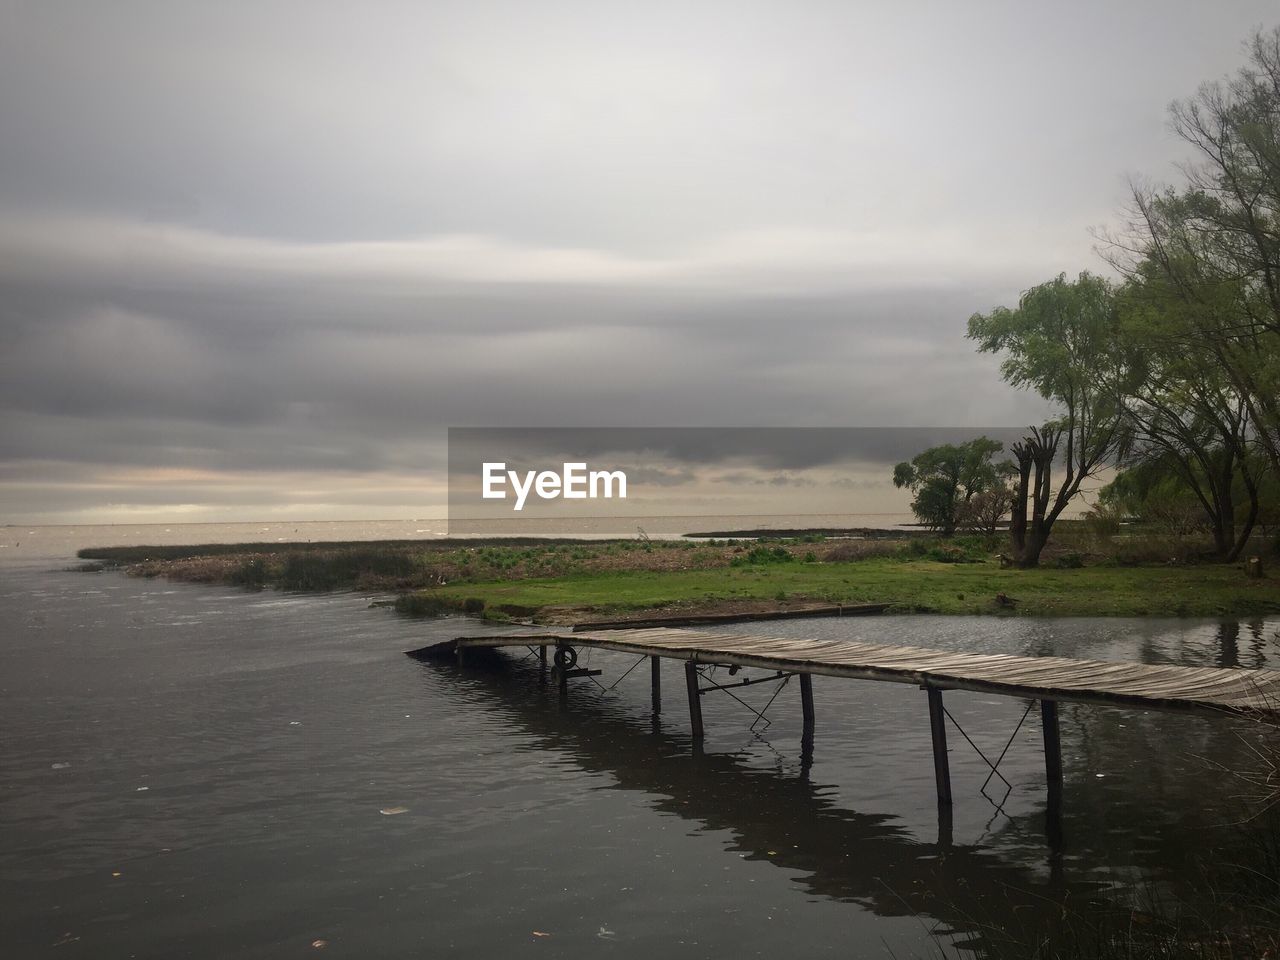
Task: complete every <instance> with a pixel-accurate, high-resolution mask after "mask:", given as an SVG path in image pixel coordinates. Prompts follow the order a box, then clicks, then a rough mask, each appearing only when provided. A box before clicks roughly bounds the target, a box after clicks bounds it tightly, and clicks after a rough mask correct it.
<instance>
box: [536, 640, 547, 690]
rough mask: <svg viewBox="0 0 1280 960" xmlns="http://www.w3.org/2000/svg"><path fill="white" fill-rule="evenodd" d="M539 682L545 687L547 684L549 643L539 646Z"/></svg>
mask: <svg viewBox="0 0 1280 960" xmlns="http://www.w3.org/2000/svg"><path fill="white" fill-rule="evenodd" d="M538 683H540V684H542V685H543V686H544V687H545V686H546V685H547V645H546V644H545V643H544V644H540V645H539V647H538Z"/></svg>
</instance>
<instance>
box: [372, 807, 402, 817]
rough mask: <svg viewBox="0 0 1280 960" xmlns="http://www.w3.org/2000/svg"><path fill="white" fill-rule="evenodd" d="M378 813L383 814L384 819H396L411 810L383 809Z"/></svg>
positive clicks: (398, 808)
mask: <svg viewBox="0 0 1280 960" xmlns="http://www.w3.org/2000/svg"><path fill="white" fill-rule="evenodd" d="M378 812H379V813H380V814H382V815H383V816H384V817H394V816H397V815H398V814H401V813H408V812H409V808H408V807H383V808H382V809H381V810H379V811H378Z"/></svg>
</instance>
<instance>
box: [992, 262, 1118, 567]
mask: <svg viewBox="0 0 1280 960" xmlns="http://www.w3.org/2000/svg"><path fill="white" fill-rule="evenodd" d="M968 335H969V339H971V340H974V341H976V342H977V344H978V349H979V350H980V351H982V352H984V353H994V354H998V355H1000V356H1001V357H1002V361H1001V365H1000V371H1001V374H1002V375H1003V376H1004V379H1005V380H1006V381H1007V382H1009V383H1010V384H1012V385H1013V386H1015V387H1022V388H1025V389H1029V390H1034V391H1035V392H1036V393H1038V394H1039V395H1040V396H1041V397H1043V398H1044V399H1046V400H1049V401H1051V402H1052V403H1053V404H1054V405H1055V406H1056V407H1057V408H1058V410H1059V411H1060V412H1059V416H1058V417H1056V418H1055V419H1053V420H1052V421H1050V422H1049V423H1046V424H1044V425H1043V426H1040V427H1032V428H1030V429H1029V431H1028V433H1027V436H1026V437H1025V438H1024V439H1023V440H1022V441H1021V442H1020V443H1017V444H1014V445H1013V447H1012V448H1011V449H1012V452H1013V454H1014V457H1015V458H1016V461H1017V464H1016V467H1017V470H1016V474H1015V486H1014V491H1013V505H1012V514H1011V519H1010V525H1009V527H1010V537H1011V548H1012V553H1013V559H1014V562H1015V563H1017V564H1018V565H1019V566H1024V567H1034V566H1036V565H1038V564H1039V562H1040V554H1041V552H1042V551H1043V550H1044V546H1045V544H1046V543H1047V542H1048V540H1049V535H1050V532H1051V531H1052V529H1053V525H1054V523H1055V522H1056V521H1057V520H1058V518H1059V517H1060V516H1061V515H1062V512H1063V511H1064V510H1066V508H1067V506H1068V504H1070V503H1071V501H1072V500H1073V499H1074V498H1075V497H1076V495H1077V494H1078V493H1079V492H1080V485H1081V484H1082V483H1083V482H1084V481H1085V480H1087V479H1088V478H1090V477H1094V476H1097V475H1098V473H1099V472H1100V471H1101V470H1102V468H1103V467H1105V466H1106V465H1107V463H1108V461H1109V459H1110V458H1111V457H1112V455H1113V454H1114V453H1115V451H1116V450H1117V448H1118V446H1119V444H1120V440H1121V437H1122V436H1123V434H1122V427H1123V418H1122V417H1121V416H1120V414H1121V404H1120V399H1119V398H1120V397H1121V396H1123V390H1124V384H1123V381H1124V379H1125V376H1126V372H1125V365H1126V364H1125V361H1126V356H1127V351H1126V349H1125V345H1124V344H1123V343H1122V342H1121V340H1120V336H1119V331H1118V327H1117V319H1116V291H1115V289H1114V288H1113V287H1112V285H1111V284H1110V283H1109V282H1108V281H1106V280H1105V279H1103V278H1102V277H1097V276H1094V275H1092V274H1090V273H1088V272H1085V273H1081V274H1080V275H1079V277H1077V278H1076V279H1075V280H1068V279H1067V277H1066V274H1060V275H1059V276H1057V277H1055V278H1054V279H1053V280H1050V281H1049V282H1048V283H1042V284H1040V285H1039V286H1037V287H1032V288H1031V289H1030V290H1028V291H1027V292H1026V293H1024V294H1023V295H1022V297H1021V298H1020V299H1019V301H1018V306H1017V307H1015V308H1012V309H1010V308H1008V307H997V308H996V309H994V310H992V311H991V312H990V313H987V314H981V313H976V314H974V315H973V316H972V317H970V318H969V334H968ZM1055 471H1056V472H1057V475H1056V476H1055Z"/></svg>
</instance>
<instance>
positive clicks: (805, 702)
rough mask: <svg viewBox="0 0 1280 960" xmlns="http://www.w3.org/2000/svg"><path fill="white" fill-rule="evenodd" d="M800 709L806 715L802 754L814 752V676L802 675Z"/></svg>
mask: <svg viewBox="0 0 1280 960" xmlns="http://www.w3.org/2000/svg"><path fill="white" fill-rule="evenodd" d="M800 709H801V711H802V712H803V714H804V732H803V733H802V734H801V735H800V750H801V752H802V753H812V752H813V675H812V674H809V673H802V674H800Z"/></svg>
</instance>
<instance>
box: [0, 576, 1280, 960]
mask: <svg viewBox="0 0 1280 960" xmlns="http://www.w3.org/2000/svg"><path fill="white" fill-rule="evenodd" d="M59 566H60V561H50V560H42V561H36V560H29V561H27V562H23V563H10V564H8V565H7V566H5V567H3V568H0V623H3V624H4V625H5V629H4V633H3V637H2V638H0V784H2V785H3V786H2V790H0V834H2V835H0V897H2V898H3V899H2V901H0V902H3V903H4V905H5V908H4V910H3V911H0V944H3V945H4V950H3V951H0V952H3V954H4V955H5V956H6V957H7V956H14V957H65V956H74V955H83V956H95V957H131V956H133V957H197V958H203V957H210V958H213V957H288V956H315V955H316V954H317V951H318V950H321V949H322V950H323V951H324V952H325V955H331V954H332V955H345V956H359V957H396V958H398V957H406V958H407V957H415V958H417V957H433V956H459V957H478V958H479V957H485V958H487V957H503V956H509V955H514V954H517V953H518V952H520V951H524V950H538V951H540V952H541V953H542V954H545V955H547V956H556V957H587V956H590V957H597V956H606V957H637V958H639V957H645V958H651V957H653V956H654V955H662V956H664V957H671V958H683V957H691V958H692V957H709V956H710V957H721V956H744V957H757V956H758V957H772V958H776V957H778V956H793V955H797V954H803V955H805V956H841V957H851V956H852V957H863V956H866V957H883V956H898V957H909V956H933V955H936V952H935V944H937V943H938V942H943V943H953V942H963V941H964V940H965V939H967V938H969V937H971V936H973V935H974V932H975V928H977V927H978V926H980V925H982V924H987V923H989V924H995V925H999V926H1004V927H1008V926H1011V925H1016V924H1018V923H1024V922H1026V923H1029V922H1031V921H1032V920H1033V919H1034V918H1035V917H1036V916H1037V915H1038V914H1040V913H1042V912H1044V911H1045V910H1046V909H1048V906H1047V905H1051V904H1052V903H1055V902H1058V901H1061V900H1062V899H1064V898H1065V899H1066V900H1068V901H1069V902H1071V903H1073V904H1076V903H1083V902H1085V900H1086V899H1088V898H1090V897H1093V898H1098V899H1101V900H1103V901H1105V900H1107V899H1108V898H1113V897H1115V896H1117V894H1116V893H1115V891H1114V890H1113V884H1114V883H1115V882H1116V881H1117V880H1126V881H1139V882H1142V883H1144V884H1148V885H1151V886H1153V887H1155V888H1158V889H1162V890H1168V891H1170V892H1172V893H1175V894H1178V895H1181V896H1185V897H1189V898H1192V899H1194V898H1195V897H1196V896H1197V894H1198V892H1199V891H1201V890H1202V889H1203V888H1202V884H1203V883H1204V882H1205V877H1204V874H1203V873H1202V868H1203V865H1204V864H1208V867H1207V869H1209V870H1212V869H1213V864H1215V863H1216V862H1219V861H1222V862H1226V861H1228V860H1230V859H1231V858H1232V857H1233V856H1234V855H1235V847H1236V845H1237V844H1239V843H1240V842H1241V841H1240V834H1239V831H1238V829H1237V828H1236V827H1234V826H1232V825H1231V823H1232V821H1234V820H1236V819H1238V817H1239V815H1240V813H1241V811H1242V807H1241V804H1240V802H1239V801H1238V800H1237V799H1236V795H1237V794H1239V793H1240V792H1241V790H1240V789H1239V788H1238V786H1237V785H1236V784H1235V783H1234V782H1233V781H1232V780H1231V779H1230V778H1229V777H1225V776H1224V775H1223V774H1222V773H1221V772H1220V771H1219V770H1217V769H1215V768H1214V767H1213V766H1212V765H1211V763H1210V760H1209V759H1206V758H1211V759H1212V761H1215V762H1220V763H1224V764H1227V765H1232V764H1234V763H1239V762H1244V761H1245V760H1246V759H1247V758H1248V746H1249V744H1250V743H1256V742H1257V739H1258V735H1259V734H1258V731H1257V729H1256V728H1254V727H1253V726H1251V725H1249V724H1247V723H1241V722H1236V721H1226V720H1218V719H1207V718H1201V717H1194V716H1182V715H1178V714H1167V713H1149V712H1142V711H1132V710H1119V709H1109V708H1101V707H1085V706H1078V705H1077V706H1066V707H1064V708H1063V711H1062V741H1063V753H1064V764H1065V771H1066V814H1065V822H1064V830H1065V835H1066V846H1065V852H1064V856H1063V857H1062V859H1061V860H1054V859H1053V858H1051V857H1050V856H1049V850H1048V848H1047V846H1046V843H1045V840H1044V831H1043V826H1044V824H1043V817H1042V813H1043V800H1044V798H1043V767H1042V754H1041V751H1040V744H1039V729H1038V724H1037V723H1036V722H1035V719H1036V718H1035V714H1034V713H1033V714H1032V715H1031V716H1030V717H1029V718H1028V719H1027V723H1026V724H1025V725H1024V726H1023V727H1022V729H1021V730H1020V731H1019V732H1018V733H1017V735H1016V736H1015V737H1014V740H1013V744H1012V746H1011V747H1010V750H1009V753H1008V756H1007V757H1006V758H1005V761H1004V763H1003V764H1002V766H1001V772H1002V773H1003V774H1004V775H1005V776H1006V777H1007V778H1008V779H1009V781H1010V782H1011V783H1012V785H1013V789H1012V792H1011V793H1010V794H1009V796H1008V798H1007V801H1006V802H1005V804H1004V806H1003V808H1000V809H997V807H996V806H994V805H993V804H992V803H991V802H989V801H988V800H987V799H985V798H984V797H983V796H982V795H981V793H979V791H978V788H979V786H980V784H981V782H982V779H983V777H984V776H985V768H984V767H983V765H982V763H981V761H980V760H979V759H978V758H977V756H976V755H975V754H973V753H972V751H971V750H970V749H969V748H968V747H967V745H966V744H964V742H963V740H962V739H961V738H960V737H959V736H958V735H957V734H956V733H954V732H953V733H952V748H953V753H952V774H953V781H954V790H955V797H956V803H955V808H954V815H953V821H952V822H951V823H950V824H946V823H940V821H939V817H938V811H937V808H936V805H935V803H934V798H933V784H932V776H933V773H932V765H931V761H930V754H929V734H928V724H927V716H926V712H925V705H924V699H923V696H922V695H921V693H920V692H919V691H918V690H916V689H914V688H912V687H910V686H908V685H898V684H887V683H867V682H856V681H846V680H836V679H828V678H821V677H820V678H816V680H815V683H814V688H815V699H816V703H817V719H818V733H817V747H816V753H815V759H814V763H813V764H812V767H806V766H805V765H803V764H802V762H801V758H800V755H799V736H800V716H799V715H800V710H799V702H798V692H797V690H796V689H795V685H794V684H792V685H790V686H789V687H787V688H784V690H783V692H782V693H781V694H780V695H779V697H778V699H777V701H776V702H775V703H774V705H773V707H772V708H771V709H770V712H769V716H770V717H771V718H772V719H773V723H772V725H771V726H769V727H767V728H766V729H764V730H763V731H759V730H758V731H756V732H754V733H753V732H752V731H751V730H750V729H749V725H750V722H751V720H752V719H753V718H752V717H751V715H750V714H748V713H747V712H746V711H745V710H744V709H743V708H742V707H740V706H739V705H737V704H736V703H734V702H733V701H732V700H730V699H729V698H727V697H725V696H723V695H712V696H708V697H707V698H705V699H706V702H705V704H704V710H705V717H706V723H707V739H706V742H705V745H704V749H703V750H702V751H701V752H700V753H699V752H696V751H695V750H694V749H693V747H692V744H691V743H690V740H689V737H688V734H687V731H688V717H687V713H686V711H685V705H684V703H683V685H682V682H681V681H682V675H681V674H680V673H679V671H678V669H677V668H676V667H674V666H673V667H671V668H670V669H668V671H667V673H666V675H665V676H664V691H665V693H666V704H665V712H664V713H663V714H662V716H661V718H660V720H659V721H658V722H657V723H654V722H653V720H652V718H651V717H650V714H649V690H648V683H647V671H646V670H645V669H644V668H643V667H642V668H641V669H640V670H636V671H635V672H634V673H632V674H631V675H630V676H628V677H627V678H626V679H625V680H623V681H622V682H621V683H620V684H619V685H618V686H617V687H616V688H615V689H614V690H613V691H611V692H608V693H605V692H603V691H601V690H600V689H599V688H598V687H596V686H594V685H593V684H591V683H590V682H589V681H585V680H583V681H577V682H576V684H575V686H574V687H573V689H572V691H571V694H570V697H569V700H568V702H567V703H565V704H561V703H560V702H559V701H558V698H557V697H556V696H555V695H554V692H553V688H546V687H541V686H539V684H538V675H537V671H536V669H535V667H534V665H533V663H532V662H531V661H523V662H520V661H518V660H517V658H516V657H515V656H509V657H507V658H506V660H505V661H504V664H505V665H504V666H501V667H498V668H494V669H481V668H468V669H467V670H465V671H459V670H458V669H457V668H455V667H453V666H451V665H435V664H422V663H418V662H416V661H413V660H410V659H408V658H406V657H404V656H403V651H405V650H408V649H411V648H414V647H417V646H420V645H422V644H424V643H427V642H430V641H432V640H434V639H443V638H446V637H449V636H453V635H456V633H457V632H459V630H460V629H465V630H466V632H469V633H474V632H477V631H483V630H490V629H497V628H494V627H486V626H484V625H481V624H477V623H475V622H472V621H467V622H465V623H463V622H459V621H435V622H427V623H421V622H409V621H404V620H401V619H398V618H396V617H395V616H394V615H393V614H391V613H389V612H388V611H386V610H385V609H370V608H369V601H370V599H372V598H370V597H364V596H358V595H353V594H342V595H331V596H319V597H317V596H308V597H294V596H288V595H281V594H273V593H266V594H248V593H242V592H239V591H235V590H229V589H224V588H217V587H200V586H190V585H179V584H169V583H164V582H159V581H139V580H132V579H129V578H126V577H123V576H121V575H117V574H112V573H104V574H83V573H70V572H61V571H60V570H58V569H57V568H58V567H59ZM735 629H740V627H735ZM753 629H759V630H761V631H767V632H769V633H774V634H776V633H780V632H785V633H788V634H795V635H815V634H816V635H821V636H848V637H854V638H860V639H871V638H876V639H883V640H889V641H892V642H914V643H920V644H924V645H932V646H938V647H945V648H950V649H963V650H978V649H982V650H1001V651H1008V652H1016V653H1028V654H1056V655H1065V656H1085V657H1095V658H1101V659H1133V658H1137V659H1142V660H1146V661H1149V662H1168V663H1185V664H1205V665H1241V666H1267V665H1269V666H1273V667H1274V666H1277V665H1280V664H1277V659H1278V658H1277V654H1276V647H1277V637H1276V634H1277V631H1280V622H1277V621H1275V620H1272V621H1255V622H1250V623H1239V624H1232V623H1228V624H1220V623H1215V622H1205V621H1183V620H1083V619H1073V620H1058V621H1052V620H1022V619H1018V618H1001V619H979V618H940V617H891V618H868V619H857V620H852V619H846V620H806V621H791V622H786V621H783V622H773V623H767V624H759V625H756V626H755V627H753ZM583 659H584V661H589V665H590V666H592V667H596V668H600V669H602V670H604V676H603V677H602V678H601V679H602V680H604V681H606V683H612V682H613V681H614V680H616V679H617V678H618V677H620V676H621V674H622V673H623V671H624V670H625V669H626V668H627V667H628V666H630V665H631V664H632V663H633V662H634V658H629V657H626V656H623V655H620V654H609V653H605V652H602V651H594V652H591V653H590V654H587V653H585V652H584V654H583ZM771 692H772V690H771V689H770V685H764V684H762V685H760V686H759V687H753V688H751V689H750V690H749V691H748V693H749V694H751V696H750V697H749V699H750V700H751V701H752V702H753V703H755V704H756V705H757V706H759V705H762V704H763V702H764V701H765V700H767V699H768V697H769V695H770V694H771ZM947 703H948V706H949V708H950V709H951V711H952V713H953V714H954V716H955V718H956V720H957V721H958V722H959V723H960V725H961V726H963V728H964V729H965V731H966V732H967V733H968V734H969V736H970V737H972V738H973V739H974V740H975V742H977V743H978V744H979V745H980V746H982V747H983V748H984V749H985V750H988V752H989V753H990V752H992V751H993V750H994V752H996V753H998V752H999V750H1000V748H1001V747H1002V746H1003V745H1004V742H1005V741H1006V739H1008V737H1009V736H1010V734H1011V733H1013V731H1014V729H1015V727H1016V725H1017V723H1018V721H1019V718H1020V717H1021V715H1022V714H1023V711H1024V709H1025V706H1026V704H1025V702H1024V701H1019V700H1015V699H1010V698H1002V697H993V696H986V695H979V694H965V693H949V694H948V695H947ZM988 789H989V792H990V788H988ZM1000 793H1003V787H1001V788H1000ZM996 798H997V799H1000V797H999V793H997V794H996ZM398 808H405V812H403V813H397V812H393V813H390V814H388V813H383V812H382V811H395V810H397V809H398ZM541 934H546V936H541ZM321 941H322V942H323V944H322V947H320V948H317V947H315V946H313V945H312V944H313V943H316V942H321Z"/></svg>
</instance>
